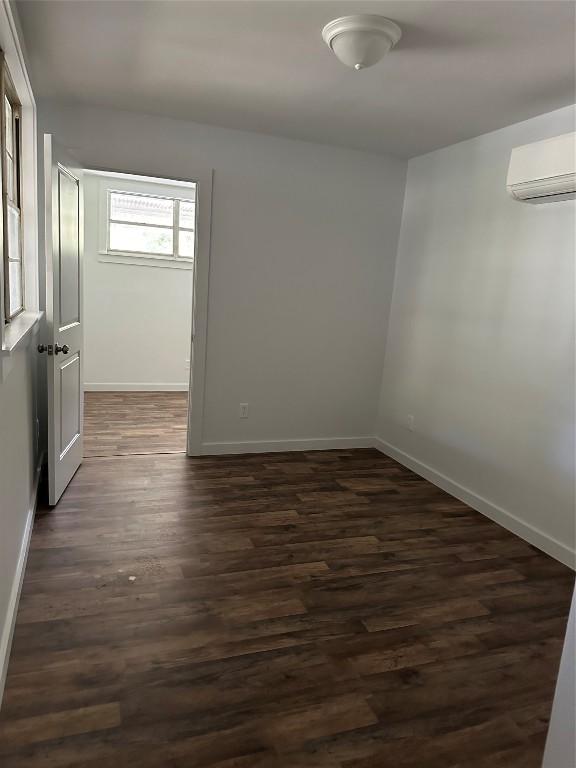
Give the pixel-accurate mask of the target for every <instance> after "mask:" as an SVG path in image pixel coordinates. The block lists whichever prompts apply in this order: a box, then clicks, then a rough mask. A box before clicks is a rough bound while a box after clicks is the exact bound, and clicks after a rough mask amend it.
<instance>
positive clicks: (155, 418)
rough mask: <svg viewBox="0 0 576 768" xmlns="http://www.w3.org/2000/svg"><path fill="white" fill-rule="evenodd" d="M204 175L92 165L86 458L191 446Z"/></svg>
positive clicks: (88, 178)
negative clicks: (198, 179) (180, 177)
mask: <svg viewBox="0 0 576 768" xmlns="http://www.w3.org/2000/svg"><path fill="white" fill-rule="evenodd" d="M197 202H198V201H197V184H196V183H195V182H185V181H177V180H172V179H161V178H157V177H148V176H137V175H134V174H126V173H105V172H101V171H85V174H84V269H83V280H82V287H83V308H84V382H83V383H84V457H85V458H89V457H90V458H93V457H110V456H125V455H143V454H154V453H184V452H185V451H186V447H187V432H188V424H189V414H188V399H189V398H188V393H189V390H190V378H191V376H190V374H191V360H192V347H191V342H192V314H193V297H194V275H195V269H194V266H195V258H196V246H197V238H196V228H197Z"/></svg>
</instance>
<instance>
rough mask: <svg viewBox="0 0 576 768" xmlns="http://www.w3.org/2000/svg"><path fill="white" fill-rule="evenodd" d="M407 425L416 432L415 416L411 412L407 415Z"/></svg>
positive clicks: (411, 430)
mask: <svg viewBox="0 0 576 768" xmlns="http://www.w3.org/2000/svg"><path fill="white" fill-rule="evenodd" d="M406 426H407V427H408V429H409V430H410V432H414V416H412V414H411V413H409V414H408V416H406Z"/></svg>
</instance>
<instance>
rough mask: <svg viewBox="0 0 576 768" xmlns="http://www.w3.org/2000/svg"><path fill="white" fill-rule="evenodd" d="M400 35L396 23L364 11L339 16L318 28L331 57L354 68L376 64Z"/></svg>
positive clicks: (363, 67) (400, 32)
mask: <svg viewBox="0 0 576 768" xmlns="http://www.w3.org/2000/svg"><path fill="white" fill-rule="evenodd" d="M401 37H402V30H401V29H400V27H399V26H398V24H396V23H395V22H393V21H390V19H385V18H384V16H377V15H375V14H368V13H366V14H360V15H356V16H342V17H341V18H340V19H334V21H331V22H329V23H328V24H326V26H325V27H324V29H323V30H322V38H323V39H324V42H325V43H326V45H327V46H328V47H329V48H330V50H331V51H332V52H333V53H334V54H335V56H337V57H338V58H339V59H340V61H341V62H342V63H343V64H346V66H348V67H353V68H354V69H356V70H359V69H365V68H366V67H371V66H372V65H373V64H377V63H378V62H379V61H380V59H381V58H382V57H383V56H384V55H385V54H387V53H388V51H389V50H390V49H391V48H393V47H394V46H395V45H396V43H397V42H398V40H400V38H401Z"/></svg>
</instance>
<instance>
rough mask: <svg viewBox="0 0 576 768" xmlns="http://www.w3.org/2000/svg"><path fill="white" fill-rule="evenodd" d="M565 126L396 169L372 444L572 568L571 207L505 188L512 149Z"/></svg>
mask: <svg viewBox="0 0 576 768" xmlns="http://www.w3.org/2000/svg"><path fill="white" fill-rule="evenodd" d="M571 130H574V110H573V109H572V108H565V109H562V110H558V111H556V112H553V113H551V114H548V115H543V116H541V117H538V118H535V119H533V120H528V121H526V122H524V123H519V124H518V125H513V126H510V127H508V128H505V129H503V130H500V131H496V132H494V133H490V134H487V135H485V136H480V137H478V138H476V139H472V140H470V141H466V142H463V143H461V144H456V145H454V146H451V147H448V148H446V149H442V150H439V151H436V152H433V153H430V154H428V155H424V156H422V157H417V158H414V159H412V160H410V162H409V166H408V178H407V186H406V199H405V203H404V211H403V218H402V228H401V235H400V242H399V248H398V259H397V268H396V276H395V286H394V297H393V302H392V309H391V314H390V321H389V333H388V338H387V345H386V357H385V364H384V370H383V377H382V389H381V399H380V409H379V418H378V425H377V434H378V436H379V438H381V440H383V441H385V443H386V445H382V448H383V449H384V450H385V451H387V452H389V453H391V454H392V455H396V456H397V457H399V458H400V459H401V460H403V461H404V462H405V463H408V464H409V465H410V466H412V467H413V468H415V469H416V471H419V472H421V473H422V474H424V475H426V476H428V477H432V478H433V479H434V480H435V481H436V482H440V483H441V484H442V483H443V484H444V486H445V487H447V488H448V489H449V490H450V491H451V492H453V493H455V495H460V496H461V497H462V498H464V499H465V500H466V501H468V503H470V504H471V505H472V506H476V508H478V509H481V510H482V511H484V512H486V513H487V514H491V515H492V516H493V517H495V518H496V519H498V520H499V521H500V522H502V523H503V524H504V525H507V526H509V527H511V528H512V529H513V530H515V531H516V532H518V533H520V535H523V536H524V537H526V538H528V539H529V540H531V541H533V543H536V544H537V545H538V546H542V547H544V548H545V549H547V550H548V551H549V552H550V553H552V554H554V555H555V556H557V557H560V558H561V559H563V560H564V561H565V562H572V563H573V553H574V536H575V531H574V225H575V203H574V202H564V203H557V204H553V205H539V206H533V205H532V206H531V205H527V204H521V203H517V202H514V201H513V200H511V199H509V198H508V197H507V194H506V188H505V181H506V171H507V165H508V160H509V156H510V150H511V149H512V147H514V146H516V145H519V144H526V143H529V142H532V141H536V140H538V139H544V138H548V137H551V136H555V135H558V134H561V133H565V132H567V131H571ZM383 338H384V337H383ZM408 415H412V416H413V417H414V431H410V430H409V429H407V425H408Z"/></svg>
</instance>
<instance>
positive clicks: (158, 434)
mask: <svg viewBox="0 0 576 768" xmlns="http://www.w3.org/2000/svg"><path fill="white" fill-rule="evenodd" d="M187 419H188V393H187V392H86V393H85V394H84V456H85V457H86V458H87V457H90V456H123V455H129V454H138V453H180V452H183V451H185V450H186V428H187Z"/></svg>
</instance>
